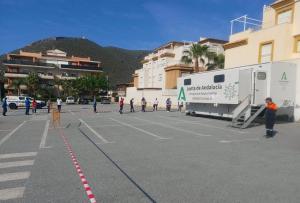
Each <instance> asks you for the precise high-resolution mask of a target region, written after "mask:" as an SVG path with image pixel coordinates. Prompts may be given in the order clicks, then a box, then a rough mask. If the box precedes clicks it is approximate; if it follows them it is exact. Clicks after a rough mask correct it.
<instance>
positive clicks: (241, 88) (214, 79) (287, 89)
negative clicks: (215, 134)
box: [177, 62, 297, 128]
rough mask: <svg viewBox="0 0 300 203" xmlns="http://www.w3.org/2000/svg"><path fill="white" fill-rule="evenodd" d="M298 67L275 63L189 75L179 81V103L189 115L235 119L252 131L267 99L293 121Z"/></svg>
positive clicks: (280, 114)
mask: <svg viewBox="0 0 300 203" xmlns="http://www.w3.org/2000/svg"><path fill="white" fill-rule="evenodd" d="M296 71H297V66H296V65H295V64H293V63H288V62H274V63H265V64H258V65H251V66H244V67H238V68H232V69H225V70H216V71H210V72H203V73H196V74H191V75H185V76H183V77H181V78H179V79H178V83H177V84H178V87H177V90H178V100H179V102H184V103H185V104H186V113H187V114H191V115H197V114H198V115H209V116H217V117H227V118H232V126H233V127H239V128H246V127H248V126H249V125H250V124H251V123H252V122H253V121H254V119H255V118H256V117H258V116H259V115H261V114H262V112H263V111H264V109H265V105H264V102H265V99H266V98H267V97H272V99H273V101H274V102H275V103H276V104H277V105H278V107H279V110H278V112H277V115H279V116H284V117H286V119H288V120H293V112H294V105H295V97H296V74H297V72H296Z"/></svg>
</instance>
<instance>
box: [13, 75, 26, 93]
mask: <svg viewBox="0 0 300 203" xmlns="http://www.w3.org/2000/svg"><path fill="white" fill-rule="evenodd" d="M25 84H26V81H25V80H24V79H23V78H19V79H14V80H13V82H12V86H13V87H14V88H15V89H17V91H18V96H20V94H21V93H22V90H21V85H25Z"/></svg>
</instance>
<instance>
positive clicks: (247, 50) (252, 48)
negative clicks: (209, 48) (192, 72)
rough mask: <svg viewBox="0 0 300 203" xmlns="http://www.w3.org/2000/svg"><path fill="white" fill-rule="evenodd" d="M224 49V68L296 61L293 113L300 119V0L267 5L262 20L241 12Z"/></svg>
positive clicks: (279, 1) (285, 0)
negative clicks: (241, 14) (296, 72)
mask: <svg viewBox="0 0 300 203" xmlns="http://www.w3.org/2000/svg"><path fill="white" fill-rule="evenodd" d="M237 27H239V28H242V29H241V30H236V29H237ZM224 49H225V68H234V67H241V66H246V65H253V64H261V63H268V62H276V61H285V62H289V63H295V64H297V67H298V74H297V84H296V85H297V90H296V104H295V109H294V112H295V113H294V116H295V120H299V119H300V1H299V0H278V1H274V2H273V3H272V4H270V5H268V6H264V7H263V19H262V20H256V19H253V18H249V17H248V16H242V17H240V18H237V19H235V20H233V21H231V35H230V39H229V43H227V44H225V45H224Z"/></svg>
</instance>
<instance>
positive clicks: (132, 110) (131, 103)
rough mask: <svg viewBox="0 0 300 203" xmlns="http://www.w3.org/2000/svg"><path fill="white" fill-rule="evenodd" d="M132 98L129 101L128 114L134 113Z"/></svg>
mask: <svg viewBox="0 0 300 203" xmlns="http://www.w3.org/2000/svg"><path fill="white" fill-rule="evenodd" d="M133 100H134V99H133V98H132V99H131V100H130V112H134V106H133Z"/></svg>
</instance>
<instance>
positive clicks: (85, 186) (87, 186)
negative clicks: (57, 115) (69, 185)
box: [59, 129, 96, 203]
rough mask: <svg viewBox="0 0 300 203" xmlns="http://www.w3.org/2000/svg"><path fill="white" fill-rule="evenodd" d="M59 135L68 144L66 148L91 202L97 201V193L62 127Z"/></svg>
mask: <svg viewBox="0 0 300 203" xmlns="http://www.w3.org/2000/svg"><path fill="white" fill-rule="evenodd" d="M59 135H60V136H61V138H62V139H63V141H64V143H65V146H66V148H67V150H68V152H69V155H70V157H71V159H72V162H73V165H74V167H75V169H76V171H77V174H78V176H79V177H80V180H81V183H82V185H83V187H84V189H85V192H86V194H87V196H88V198H89V200H90V202H91V203H96V198H95V195H94V194H93V192H92V189H91V187H90V186H89V184H88V181H87V180H86V177H85V176H84V174H83V171H82V170H81V167H80V164H79V162H78V160H77V158H76V156H75V154H74V152H73V150H72V147H71V144H70V143H69V142H68V140H67V138H66V136H65V134H64V131H63V130H62V129H59Z"/></svg>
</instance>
